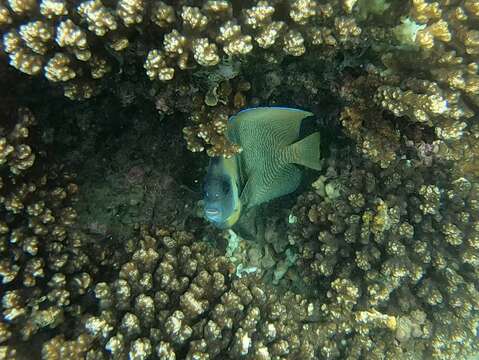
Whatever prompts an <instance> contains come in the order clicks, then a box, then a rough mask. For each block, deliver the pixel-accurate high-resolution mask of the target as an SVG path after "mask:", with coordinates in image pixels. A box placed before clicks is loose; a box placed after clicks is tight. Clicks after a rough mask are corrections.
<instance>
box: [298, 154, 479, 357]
mask: <svg viewBox="0 0 479 360" xmlns="http://www.w3.org/2000/svg"><path fill="white" fill-rule="evenodd" d="M478 189H479V188H478V187H477V183H476V182H473V181H471V180H469V179H467V178H464V177H456V176H454V174H452V172H451V170H448V167H447V166H443V167H437V168H434V169H433V170H432V171H431V169H430V168H428V167H421V166H414V165H413V163H412V162H410V161H408V160H396V161H394V162H393V163H392V164H391V165H390V166H389V168H388V169H386V170H380V169H378V167H377V166H376V165H374V164H372V163H371V162H370V161H359V160H358V159H354V158H342V159H340V158H338V159H335V160H333V159H331V160H330V161H329V162H328V164H327V170H326V173H325V175H323V176H321V177H320V178H319V179H318V180H317V181H316V182H314V183H313V189H312V190H311V191H309V192H306V193H305V194H303V195H301V196H300V197H299V198H298V202H297V204H296V205H295V207H294V208H293V210H292V214H293V216H295V218H297V219H298V221H297V223H295V224H293V225H292V226H291V230H290V234H289V237H290V242H294V243H295V244H297V246H298V254H299V269H301V271H302V272H301V274H300V278H302V279H303V280H304V282H305V286H307V288H308V289H314V290H312V291H314V293H315V296H321V294H322V293H324V292H325V291H330V289H329V287H328V286H329V284H331V285H332V284H334V283H335V282H336V281H337V278H338V277H340V278H346V279H348V281H349V282H351V284H352V286H354V287H355V288H357V289H361V292H360V293H358V294H357V299H356V300H355V309H358V310H359V309H364V311H366V312H368V313H369V314H371V313H381V314H383V315H382V316H383V317H384V316H385V315H387V316H389V317H390V318H391V317H392V318H395V319H396V324H395V326H393V327H392V328H393V330H394V331H395V333H392V334H390V335H389V336H390V337H389V340H384V339H383V340H380V339H376V340H375V341H374V344H371V343H370V342H369V343H368V342H367V341H365V342H364V343H362V344H357V346H359V348H358V349H357V350H356V351H358V354H359V353H361V352H363V353H364V352H365V351H370V350H369V347H370V346H373V347H376V346H380V347H384V346H386V348H388V347H391V344H394V339H396V340H397V341H398V342H399V345H400V347H401V348H402V349H403V351H406V353H407V352H411V354H412V353H414V354H415V356H419V357H420V358H429V357H433V358H440V359H451V358H453V357H459V358H465V357H466V356H467V355H472V354H474V353H477V351H478V347H477V338H476V336H477V334H476V329H477V324H478V321H479V303H478V301H477V300H478V295H479V294H478V273H477V269H478V268H477V265H478V260H479V248H478V246H477V235H478V234H477V226H476V224H477V220H478V216H479V212H478V207H477V196H478ZM419 315H420V316H419ZM385 321H390V320H387V318H386V317H385ZM391 321H392V320H391ZM411 321H412V322H416V324H415V325H412V324H411ZM353 331H356V330H354V329H353ZM372 334H374V333H370V335H372ZM352 348H354V346H353V347H352ZM352 348H351V349H352ZM351 349H349V350H348V353H349V354H352V353H351V352H350V351H353V350H351ZM351 356H352V355H351ZM402 356H405V357H406V358H407V356H406V355H402ZM394 358H396V356H394ZM397 358H402V357H399V356H398V357H397Z"/></svg>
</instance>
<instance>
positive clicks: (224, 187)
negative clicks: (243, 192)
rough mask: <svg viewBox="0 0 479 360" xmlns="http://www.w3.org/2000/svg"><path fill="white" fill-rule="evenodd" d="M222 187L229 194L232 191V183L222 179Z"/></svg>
mask: <svg viewBox="0 0 479 360" xmlns="http://www.w3.org/2000/svg"><path fill="white" fill-rule="evenodd" d="M221 188H222V190H223V192H224V193H225V194H228V193H229V192H230V191H231V186H230V183H229V182H227V181H222V183H221Z"/></svg>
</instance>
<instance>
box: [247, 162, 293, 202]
mask: <svg viewBox="0 0 479 360" xmlns="http://www.w3.org/2000/svg"><path fill="white" fill-rule="evenodd" d="M255 175H256V176H251V177H250V178H249V179H248V182H247V183H246V186H245V188H244V190H243V192H242V193H241V201H242V203H243V200H244V201H246V202H247V207H248V208H251V207H253V206H257V205H260V204H263V203H265V202H268V201H270V200H273V199H276V198H278V197H280V196H283V195H287V194H289V193H292V192H293V191H295V190H296V189H297V188H298V186H299V184H300V182H301V170H300V169H298V168H297V167H296V166H295V165H293V164H286V165H283V166H282V167H281V168H279V169H276V170H275V172H274V174H269V175H266V174H263V173H260V172H259V171H258V172H256V173H255Z"/></svg>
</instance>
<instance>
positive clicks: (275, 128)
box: [230, 107, 313, 146]
mask: <svg viewBox="0 0 479 360" xmlns="http://www.w3.org/2000/svg"><path fill="white" fill-rule="evenodd" d="M311 115H313V114H312V113H310V112H309V111H304V110H299V109H292V108H286V107H258V108H252V109H246V110H243V111H240V112H239V113H238V114H236V115H235V116H233V117H231V119H230V126H231V127H232V129H233V131H232V132H233V134H232V137H233V138H235V139H236V140H237V141H241V142H242V144H241V145H242V146H244V145H246V144H243V142H244V136H241V134H243V133H253V134H258V135H260V133H261V131H262V130H263V131H265V132H267V133H268V134H269V135H270V136H271V135H273V136H274V138H275V140H276V141H277V143H278V145H289V144H291V143H292V142H293V141H295V140H297V139H298V136H299V132H300V129H301V122H302V121H303V119H304V118H306V117H308V116H311ZM238 132H240V134H238ZM234 133H236V134H234ZM253 134H252V135H253ZM250 138H255V137H254V136H252V137H250ZM254 140H255V141H258V140H261V139H254ZM233 141H234V140H233Z"/></svg>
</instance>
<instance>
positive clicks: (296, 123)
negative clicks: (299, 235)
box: [203, 107, 321, 229]
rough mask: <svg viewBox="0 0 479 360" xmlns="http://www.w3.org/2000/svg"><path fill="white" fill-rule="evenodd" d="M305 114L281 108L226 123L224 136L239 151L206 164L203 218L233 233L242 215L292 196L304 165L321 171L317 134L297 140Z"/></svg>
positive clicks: (258, 110) (263, 109)
mask: <svg viewBox="0 0 479 360" xmlns="http://www.w3.org/2000/svg"><path fill="white" fill-rule="evenodd" d="M312 115H313V114H312V113H310V112H308V111H303V110H299V109H292V108H285V107H258V108H251V109H246V110H242V111H240V112H239V113H237V114H236V115H234V116H232V117H231V118H230V119H229V121H228V128H227V130H226V136H227V138H228V140H230V141H231V142H233V143H235V144H238V145H239V146H240V147H241V149H242V151H241V152H240V153H239V154H236V155H235V156H232V157H230V158H223V157H215V158H212V159H211V160H210V164H209V166H208V172H207V175H206V177H205V181H204V184H203V190H204V214H205V217H206V218H207V219H208V220H209V221H211V222H212V223H213V224H215V225H216V226H217V227H219V228H222V229H226V228H230V227H232V226H233V225H234V224H235V223H236V222H237V221H238V219H239V218H240V216H241V213H242V212H243V211H245V210H247V209H250V208H252V207H254V206H258V205H260V204H262V203H265V202H267V201H270V200H272V199H275V198H278V197H280V196H283V195H286V194H289V193H291V192H293V191H295V190H296V189H297V188H298V186H299V184H300V182H301V174H302V171H301V168H300V167H298V166H297V165H303V166H306V167H309V168H312V169H316V170H320V168H321V165H320V134H319V132H315V133H313V134H311V135H309V136H307V137H305V138H303V139H300V130H301V123H302V121H303V120H304V119H305V118H307V117H309V116H312Z"/></svg>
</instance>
